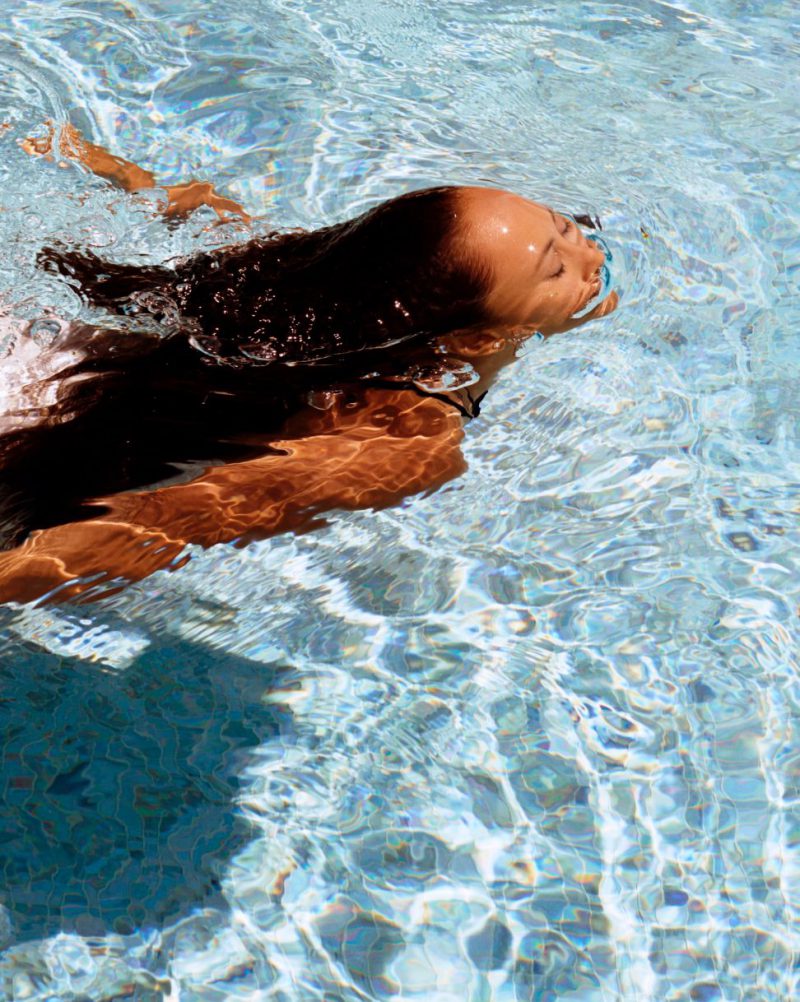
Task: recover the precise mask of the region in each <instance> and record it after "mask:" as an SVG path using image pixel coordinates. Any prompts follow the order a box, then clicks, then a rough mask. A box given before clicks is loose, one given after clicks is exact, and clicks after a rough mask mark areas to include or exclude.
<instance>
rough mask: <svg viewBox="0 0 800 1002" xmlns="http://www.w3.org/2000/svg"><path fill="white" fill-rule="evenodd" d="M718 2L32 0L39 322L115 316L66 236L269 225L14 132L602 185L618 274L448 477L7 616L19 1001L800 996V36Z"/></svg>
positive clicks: (15, 189)
mask: <svg viewBox="0 0 800 1002" xmlns="http://www.w3.org/2000/svg"><path fill="white" fill-rule="evenodd" d="M695 6H696V7H702V9H698V10H695V9H694V8H693V7H692V6H687V5H681V4H674V3H666V2H657V3H644V2H642V3H635V4H625V5H620V4H613V3H601V2H591V0H584V2H578V0H568V2H564V3H560V4H558V5H539V4H531V3H520V2H517V0H493V2H492V3H473V2H470V0H442V2H437V3H433V4H432V3H430V2H427V0H403V2H402V3H400V2H395V0H381V2H372V3H369V4H366V5H365V4H363V3H361V2H355V0H337V2H336V3H334V2H333V0H260V2H255V3H250V4H248V5H246V8H242V7H241V6H239V5H236V4H233V3H232V2H228V0H220V2H219V3H217V4H215V5H213V7H212V6H210V5H208V4H206V3H205V2H200V0H181V3H174V2H167V0H152V2H149V3H144V2H141V3H140V2H137V3H127V2H120V3H113V4H109V3H100V2H89V3H86V2H82V3H77V2H70V0H58V2H56V0H37V2H33V0H26V2H21V3H18V4H14V5H13V10H12V9H11V7H10V6H9V5H7V8H6V11H5V13H4V14H3V15H2V19H0V54H1V55H2V60H3V65H4V67H5V72H4V74H3V76H2V79H0V105H2V113H1V114H0V118H2V119H3V120H5V121H8V122H9V123H10V125H11V128H10V129H9V130H7V131H6V132H5V133H4V134H3V135H2V137H0V179H1V180H2V195H0V209H2V210H3V211H1V212H0V242H1V243H2V246H3V247H4V249H5V255H4V260H3V262H2V263H1V264H0V278H1V279H2V286H1V288H2V296H3V301H4V304H5V309H6V310H7V312H8V313H9V314H10V315H13V316H17V317H23V318H31V317H36V316H40V315H41V311H42V310H43V309H44V308H45V307H52V308H53V309H54V310H56V311H57V312H58V314H59V315H60V316H62V317H66V318H70V317H75V316H83V315H85V313H84V311H85V307H84V306H83V304H82V303H81V302H80V301H79V300H78V299H77V297H75V296H74V295H73V294H72V293H71V292H70V291H69V290H68V289H67V288H66V287H65V286H64V285H63V284H60V283H58V282H57V281H56V280H55V279H54V278H53V277H52V276H50V275H46V274H43V273H41V272H38V271H37V270H36V268H35V256H36V253H37V251H38V250H39V248H40V247H41V246H43V245H45V244H48V243H52V242H54V241H62V242H77V243H79V244H81V245H91V246H93V247H95V248H98V249H102V252H103V253H106V254H109V255H112V256H115V257H119V258H120V259H126V260H130V259H138V260H161V259H163V258H165V257H169V256H171V255H175V254H178V253H184V252H186V251H188V250H189V249H190V248H192V247H196V246H198V245H201V244H206V245H208V244H210V243H214V242H222V241H224V240H225V239H229V238H230V235H228V236H226V234H225V233H224V232H222V231H221V230H219V229H208V228H207V227H208V225H209V223H210V222H211V219H210V218H209V217H204V216H202V215H200V216H198V217H196V218H195V219H194V220H193V221H192V222H191V223H189V224H187V225H186V226H185V227H182V228H181V227H178V228H174V229H170V228H168V227H166V226H164V225H163V223H162V222H160V221H158V220H154V219H153V214H152V211H151V209H152V206H151V205H150V204H149V202H148V198H149V197H150V196H147V197H145V196H141V197H137V198H134V199H130V198H129V199H126V198H123V197H121V196H120V195H119V194H117V193H114V192H111V191H109V190H108V188H107V187H106V186H105V185H104V184H103V183H102V182H100V181H98V180H96V179H93V178H91V177H88V176H87V175H85V174H83V173H82V172H81V171H80V170H79V169H78V168H76V167H74V166H70V167H60V166H58V165H57V164H54V163H45V162H44V161H33V160H31V159H30V158H28V157H27V156H26V155H25V154H24V153H23V152H22V151H21V150H20V149H19V148H18V146H17V145H16V143H15V140H16V139H19V138H21V137H23V136H25V135H29V134H31V133H33V132H36V131H37V130H40V127H41V123H42V122H43V121H44V120H45V119H47V118H55V119H56V120H59V121H63V120H64V119H65V118H66V117H69V118H70V119H71V120H72V121H73V122H74V123H75V124H77V125H79V126H82V127H83V129H84V131H85V132H87V134H89V135H91V136H92V137H93V138H94V139H96V140H97V141H102V142H105V143H107V144H108V145H110V146H111V148H112V149H113V150H114V151H115V152H119V153H121V154H124V155H126V156H129V157H130V158H131V159H134V160H136V161H138V162H141V163H144V164H147V165H148V166H150V167H152V168H153V169H154V170H155V171H156V173H157V174H158V176H159V177H160V178H162V179H163V180H164V181H165V182H172V181H178V180H181V179H185V178H186V177H187V176H190V175H193V174H194V175H198V176H204V177H211V178H213V179H214V180H215V181H216V182H218V187H220V188H221V189H225V190H226V192H227V193H229V194H231V195H232V196H234V197H237V198H239V199H242V200H243V201H244V202H245V204H246V206H247V208H248V209H249V210H250V211H251V212H254V213H265V214H267V216H268V218H269V221H270V224H272V225H287V226H289V225H317V224H319V223H321V222H322V221H323V220H326V221H327V220H330V219H333V218H341V217H344V216H345V215H347V214H348V213H351V212H355V211H358V210H359V209H361V208H363V207H365V206H367V205H368V204H372V203H373V202H374V201H375V200H378V199H380V198H383V197H388V196H391V195H394V194H397V193H398V192H399V191H402V190H406V189H407V188H408V187H410V186H412V185H414V186H417V185H424V184H427V183H439V182H443V181H444V182H469V183H480V182H481V181H482V180H486V181H489V182H491V183H496V184H500V185H504V186H508V187H511V188H514V189H515V190H517V191H520V192H521V193H523V194H527V195H531V196H534V197H538V198H540V199H542V200H544V201H549V202H552V203H553V204H554V205H555V206H557V207H558V208H560V209H563V210H564V211H570V212H574V213H580V212H586V211H591V212H592V213H595V212H596V213H598V214H599V215H600V217H601V219H602V221H603V226H604V231H603V234H604V239H605V240H607V242H608V244H609V247H610V248H611V249H612V252H613V254H614V282H615V287H616V288H618V289H619V290H620V291H621V293H622V297H623V298H622V304H621V307H620V309H619V310H618V312H617V313H616V314H614V315H613V316H612V317H611V318H609V319H607V320H604V321H603V322H602V323H598V324H596V325H593V326H590V327H588V328H586V329H585V330H581V331H579V332H576V333H574V334H571V335H567V336H562V337H556V338H553V339H550V340H548V341H546V342H529V344H528V345H527V346H526V348H525V349H524V351H523V353H522V357H521V358H520V360H519V361H518V362H517V364H516V365H515V366H513V367H512V368H510V369H508V370H506V372H505V373H504V374H503V377H502V379H501V381H500V383H499V384H498V385H497V386H496V387H495V388H493V390H492V391H491V393H490V395H489V397H488V398H487V399H486V401H485V402H484V404H483V410H482V415H481V417H480V418H479V419H477V420H475V421H473V422H471V423H470V424H469V425H468V427H467V430H466V433H467V440H466V444H465V455H466V458H467V461H468V464H469V469H468V471H467V473H466V474H464V476H462V477H461V478H460V479H459V480H458V481H456V482H453V483H451V484H450V485H448V486H447V487H445V488H444V489H442V490H440V491H439V492H438V493H436V494H434V495H431V496H428V497H420V498H415V499H411V500H409V501H408V502H406V503H405V504H404V505H402V506H401V507H400V508H398V509H396V510H390V511H385V512H380V513H374V512H362V513H354V514H348V515H341V516H334V517H332V518H331V521H330V524H329V525H328V526H327V527H326V528H324V529H322V530H320V531H318V532H317V533H315V534H311V535H307V536H302V537H298V538H294V537H281V538H277V539H274V540H270V541H267V542H261V543H254V544H251V545H249V546H247V547H244V548H240V549H237V548H231V547H219V548H216V549H214V550H210V551H206V552H201V551H197V552H193V553H192V559H191V561H190V562H189V563H188V564H187V565H186V566H185V567H183V568H182V569H181V570H179V571H176V572H174V573H167V572H163V573H159V574H156V575H154V576H153V577H151V578H150V579H148V580H146V581H144V582H141V583H139V584H138V585H135V586H133V587H130V588H128V589H127V590H125V591H124V592H122V593H120V594H118V595H116V596H113V597H109V598H106V599H105V600H103V601H102V602H100V603H99V604H96V605H93V606H83V607H78V606H76V607H70V606H62V607H59V608H38V609H37V608H19V607H14V606H9V607H6V608H5V609H4V610H2V622H1V623H0V629H1V630H2V633H1V637H2V640H1V641H0V642H1V643H2V655H1V656H0V673H2V678H3V688H2V694H3V700H2V701H1V702H0V714H2V723H1V729H2V733H3V751H4V758H3V762H4V791H5V793H4V800H3V807H2V809H0V831H1V832H2V837H1V838H0V844H1V845H2V850H1V854H0V860H2V873H3V880H2V889H0V902H1V903H2V908H0V940H2V942H3V943H4V945H5V951H4V953H3V957H2V961H0V978H2V979H3V985H4V987H3V989H2V991H3V992H4V995H5V997H8V998H10V999H23V998H24V999H41V1000H45V999H53V998H58V999H65V1000H67V999H74V1000H78V999H86V998H91V999H93V1000H101V999H113V998H120V997H126V998H135V999H140V1000H148V1002H150V1000H156V999H162V1000H167V999H170V1000H172V999H181V1000H182V1002H184V1000H195V999H197V1000H200V999H202V1000H211V999H223V998H224V999H239V998H241V999H245V998H246V999H249V1000H254V999H265V1000H266V999H275V1000H277V999H298V1000H304V1002H305V1000H308V999H319V1000H323V999H324V1000H333V999H337V1000H339V999H341V1000H356V999H360V1000H364V999H383V998H391V997H394V998H402V999H420V1000H425V1002H456V1000H458V1002H461V1000H463V999H474V1000H476V1002H477V1000H488V999H493V1000H498V1002H512V1000H522V999H525V1000H533V999H535V1000H537V1002H548V1000H552V1002H555V1000H575V1002H577V1000H580V1002H610V1000H619V1002H670V1000H678V999H692V1000H701V1002H710V1000H714V999H724V1000H726V1002H733V1000H741V1002H745V1000H748V1002H750V1000H755V999H757V1000H758V1002H785V1000H786V999H791V998H795V997H797V996H798V995H799V994H800V986H798V973H797V956H798V950H800V925H799V924H798V901H800V858H798V838H797V825H798V794H799V793H800V787H798V764H797V752H796V749H797V747H798V740H799V739H800V733H799V732H800V684H799V682H800V674H799V672H798V661H797V653H796V652H797V642H798V628H797V617H798V580H799V578H798V566H797V563H798V561H797V542H798V527H797V526H798V521H797V515H798V510H797V486H798V483H800V454H799V452H798V413H799V411H798V403H797V400H798V395H797V393H796V384H797V379H798V370H799V369H800V351H799V350H798V347H797V344H796V332H797V330H798V329H799V322H800V305H798V304H800V296H799V295H798V292H800V290H799V289H798V271H797V260H798V251H800V216H798V209H797V205H798V203H799V201H800V200H798V188H799V187H800V186H799V185H798V170H800V145H799V144H798V134H797V129H796V108H797V103H798V98H800V94H798V84H797V81H798V79H800V72H798V71H799V70H800V41H799V40H798V37H797V28H796V24H795V20H796V18H794V17H793V13H794V10H793V6H792V4H791V3H790V2H788V0H787V2H779V3H772V4H768V5H764V4H749V3H744V2H743V3H736V4H731V3H728V2H724V3H723V2H722V0H711V2H708V3H704V4H702V5H699V4H696V5H695ZM152 197H157V196H155V195H154V196H152ZM6 331H7V333H8V335H9V336H8V337H7V338H6V340H7V341H8V344H4V346H3V351H4V353H6V354H10V357H11V358H14V357H16V358H19V357H21V356H20V351H21V350H22V349H20V346H19V344H18V343H16V340H15V339H18V337H19V332H18V329H17V328H16V327H15V326H14V325H13V324H10V325H9V326H8V327H7V328H6ZM42 336H46V331H44V333H43V334H42Z"/></svg>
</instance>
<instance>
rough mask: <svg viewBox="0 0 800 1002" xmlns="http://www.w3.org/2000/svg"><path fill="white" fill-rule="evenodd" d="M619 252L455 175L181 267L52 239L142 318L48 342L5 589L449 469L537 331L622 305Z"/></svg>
mask: <svg viewBox="0 0 800 1002" xmlns="http://www.w3.org/2000/svg"><path fill="white" fill-rule="evenodd" d="M53 141H54V140H53V139H52V138H51V139H50V140H48V141H38V145H37V144H35V143H34V142H33V141H30V142H31V146H30V147H29V151H30V152H37V153H46V152H48V149H49V146H50V145H52V142H53ZM48 144H49V145H48ZM60 152H61V154H62V155H66V156H68V157H70V158H72V159H76V160H78V161H80V162H81V163H83V164H85V165H86V166H87V167H89V168H90V169H92V170H94V171H95V172H96V173H99V174H101V175H102V176H104V177H107V178H108V179H110V180H112V181H114V182H116V183H117V184H119V185H120V186H122V187H123V188H125V189H126V190H130V191H135V190H139V189H141V188H145V187H152V186H153V185H154V183H155V182H154V178H153V176H152V175H151V174H149V173H148V172H145V171H142V170H141V169H140V168H137V167H136V166H135V165H132V164H130V163H128V162H127V161H123V160H121V159H119V158H116V157H113V156H111V155H110V154H108V153H106V151H104V150H102V149H101V148H100V147H97V146H94V145H93V144H90V143H86V142H85V141H84V140H83V139H82V138H81V137H80V136H79V135H78V134H77V133H76V132H75V131H74V130H72V129H67V130H66V133H65V135H63V136H62V139H61V148H60ZM166 191H167V204H166V212H167V214H169V215H179V214H185V213H187V212H189V211H191V210H192V209H194V208H196V207H198V206H199V205H209V206H211V207H212V208H214V209H215V210H216V211H217V212H218V213H219V214H220V215H229V214H235V215H238V216H240V217H241V218H243V219H246V218H247V217H246V214H245V213H244V210H242V209H241V207H240V206H238V205H236V203H234V202H232V201H231V200H229V199H225V198H223V197H222V196H219V195H218V194H217V193H216V192H215V191H214V189H213V188H212V187H211V186H210V185H207V184H200V183H198V182H190V183H189V184H188V185H183V186H177V187H175V188H171V189H166ZM603 261H604V255H603V252H602V251H601V250H600V249H599V248H598V247H597V245H596V243H595V242H594V241H592V240H587V238H586V237H585V236H584V235H583V233H582V232H581V230H580V228H579V227H578V226H577V225H576V223H575V222H574V221H573V220H571V219H568V218H567V217H564V216H561V215H558V214H557V213H554V212H553V211H552V210H550V209H548V208H546V207H544V206H541V205H538V204H536V203H534V202H530V201H528V200H526V199H523V198H521V197H519V196H516V195H513V194H510V193H508V192H503V191H498V190H495V189H489V188H454V187H442V188H434V189H426V190H424V191H421V192H412V193H410V194H407V195H402V196H400V197H399V198H396V199H393V200H391V201H389V202H386V203H383V204H382V205H380V206H378V207H377V208H375V209H372V210H370V211H369V212H367V213H365V214H363V215H362V216H359V217H358V218H357V219H355V220H351V221H348V222H344V223H339V224H336V225H334V226H330V227H326V228H324V229H322V230H317V231H314V232H311V233H289V234H278V235H270V236H268V237H255V238H253V239H251V240H249V241H247V242H246V243H244V244H241V245H238V246H233V247H227V248H223V249H221V250H218V251H213V252H210V253H201V254H198V255H195V256H193V257H190V258H188V259H184V260H181V261H178V262H177V263H176V264H175V265H174V266H173V267H166V266H164V267H144V268H142V267H135V266H127V265H116V264H109V263H107V262H103V261H101V260H100V259H98V258H96V257H94V256H93V255H91V254H86V253H81V252H76V251H67V250H62V249H51V250H48V251H45V252H43V255H42V263H43V265H44V266H45V267H49V268H53V269H57V270H58V271H60V272H62V273H64V274H65V275H67V276H68V277H70V279H71V280H72V281H74V282H75V283H76V284H77V286H78V287H79V288H80V289H81V290H82V292H83V294H84V295H85V296H86V298H87V299H88V300H90V301H91V302H93V303H95V304H97V305H99V306H102V307H105V308H106V309H107V310H110V311H111V312H112V313H114V314H119V315H122V316H125V317H128V318H131V317H132V318H133V320H134V324H135V323H137V322H139V321H141V323H142V330H143V333H142V334H141V335H138V334H136V332H135V329H134V330H133V331H132V330H130V329H123V330H119V329H115V327H114V323H113V321H109V322H108V323H107V324H106V325H104V326H98V327H92V328H89V327H85V326H75V327H73V328H72V329H71V330H69V331H66V332H64V334H63V335H62V337H60V338H59V339H57V340H56V342H55V343H54V344H53V345H52V347H51V348H50V349H48V350H47V351H45V352H43V353H41V357H40V358H37V365H38V372H39V373H40V374H41V376H40V378H39V379H38V380H37V379H36V378H33V377H32V378H31V381H30V383H29V385H27V386H26V391H27V394H28V397H27V400H28V401H29V403H26V399H25V394H24V393H23V394H22V397H21V401H22V402H21V403H19V402H18V404H17V406H16V410H15V414H14V415H13V418H11V419H10V418H9V415H8V414H6V415H4V416H3V422H4V423H0V435H2V438H0V461H2V462H3V463H4V466H5V469H4V481H5V503H4V507H5V510H6V517H5V519H4V521H5V523H6V526H7V530H6V543H5V545H6V552H5V553H2V554H0V599H3V600H9V599H17V600H23V601H24V600H30V599H34V598H38V597H41V596H43V595H50V596H54V595H56V596H57V597H58V598H66V597H72V596H75V595H79V594H83V593H86V594H85V596H84V597H95V596H96V595H97V593H98V590H101V591H102V592H103V593H107V592H108V589H109V586H110V584H111V583H112V582H115V583H117V584H119V583H124V582H126V581H131V580H136V579H139V578H142V577H144V576H145V575H147V574H149V573H151V572H152V571H154V570H156V569H158V568H159V567H165V566H174V564H175V561H177V560H179V559H181V556H182V555H183V551H184V550H185V548H186V545H187V544H188V543H196V544H199V545H202V546H209V545H212V544H213V543H216V542H223V541H230V540H237V541H239V540H243V539H250V538H255V537H264V536H268V535H271V534H274V533H276V532H280V531H285V530H287V529H300V528H305V527H308V526H309V525H310V524H313V523H314V522H315V521H316V520H318V518H319V516H320V514H321V513H323V512H325V511H328V510H331V509H333V508H346V509H355V508H363V507H384V506H386V505H389V504H393V503H396V502H397V501H398V500H400V499H402V498H403V497H406V496H408V495H410V494H413V493H415V492H418V491H421V490H425V489H432V488H434V487H436V486H439V485H440V484H442V483H444V482H446V481H447V480H449V479H451V478H452V477H454V476H456V475H458V474H459V473H460V472H461V471H462V470H463V467H464V464H463V459H462V457H461V453H460V441H461V438H462V434H463V433H462V424H463V417H464V416H465V415H467V416H468V415H471V414H473V413H474V411H475V402H476V401H479V400H480V399H481V398H482V396H483V395H484V394H485V392H486V389H487V388H488V386H489V385H490V383H491V381H492V380H493V378H494V376H495V375H496V373H497V371H498V370H499V369H500V368H501V367H502V366H503V365H504V364H507V362H509V361H510V360H512V359H513V356H514V353H515V349H516V347H517V346H518V344H519V342H520V341H521V340H522V339H523V338H524V337H525V336H527V335H528V334H530V333H532V332H533V331H534V330H538V331H540V332H541V333H543V334H545V335H549V334H553V333H556V332H560V331H566V330H570V329H573V328H575V327H577V326H579V325H580V324H582V323H586V322H587V321H589V320H592V319H595V318H597V317H600V316H604V315H606V314H607V313H609V312H611V311H612V310H613V309H614V308H615V306H616V297H615V296H614V294H613V293H612V294H611V295H610V296H608V297H606V298H605V299H604V300H602V301H601V302H598V303H597V304H596V305H595V306H594V308H593V309H591V310H590V311H589V312H588V313H585V314H584V315H583V316H581V317H580V318H577V317H576V313H578V312H580V311H581V310H583V309H584V308H585V307H586V306H587V304H588V303H590V301H591V300H592V299H593V298H595V297H596V296H597V294H598V292H599V291H600V288H601V276H600V269H601V267H602V265H603ZM130 324H131V321H130V319H129V320H127V321H126V325H127V327H130ZM154 332H155V333H154ZM34 369H36V367H34ZM465 372H466V373H469V375H468V376H467V377H466V378H464V375H463V374H464V373H465ZM459 381H461V382H464V383H468V384H469V385H462V386H458V383H459ZM54 387H55V389H54ZM43 401H44V404H43ZM26 407H27V410H28V414H29V417H30V415H34V416H33V417H32V418H30V419H29V420H26ZM135 488H139V490H134V489H135ZM141 488H148V490H146V491H142V490H141ZM0 504H2V501H0ZM54 589H55V592H54Z"/></svg>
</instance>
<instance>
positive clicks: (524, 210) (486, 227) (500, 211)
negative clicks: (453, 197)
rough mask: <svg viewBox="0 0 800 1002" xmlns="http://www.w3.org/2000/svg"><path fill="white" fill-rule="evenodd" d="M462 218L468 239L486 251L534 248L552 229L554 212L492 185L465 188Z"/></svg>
mask: <svg viewBox="0 0 800 1002" xmlns="http://www.w3.org/2000/svg"><path fill="white" fill-rule="evenodd" d="M460 202H461V206H460V208H461V212H460V214H461V219H462V223H463V225H464V232H465V233H466V234H467V235H468V237H469V240H470V243H473V246H476V249H477V248H480V247H481V246H482V247H483V248H484V249H486V250H487V251H492V250H494V251H499V250H501V249H502V248H507V249H510V248H511V247H512V246H514V245H517V246H518V247H519V249H523V248H524V249H526V250H527V249H529V248H530V250H532V251H535V250H536V249H539V247H540V245H541V244H542V242H543V241H546V240H549V239H550V237H551V236H552V231H553V225H554V223H553V213H552V211H551V210H550V209H549V208H547V206H544V205H540V204H539V203H538V202H531V201H530V200H529V199H527V198H522V196H521V195H515V194H513V193H512V192H510V191H498V190H496V189H494V188H464V189H462V191H461V195H460Z"/></svg>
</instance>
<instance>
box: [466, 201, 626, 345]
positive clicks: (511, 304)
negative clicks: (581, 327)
mask: <svg viewBox="0 0 800 1002" xmlns="http://www.w3.org/2000/svg"><path fill="white" fill-rule="evenodd" d="M459 201H460V206H459V216H460V222H461V224H462V230H461V232H462V234H463V235H464V236H465V238H466V240H467V242H468V247H469V249H470V252H471V253H475V254H477V255H478V257H479V259H480V260H482V261H484V262H485V263H486V264H488V265H489V270H490V274H491V276H492V277H491V279H490V283H489V291H488V293H487V295H486V299H485V301H484V305H485V308H486V311H487V313H488V315H489V318H490V320H491V322H492V323H496V324H508V325H511V326H523V325H524V326H533V327H535V328H536V329H537V330H539V331H541V332H542V333H543V334H554V333H556V332H557V331H561V330H566V329H568V328H570V327H574V326H576V322H575V321H574V320H571V318H572V317H573V316H574V314H575V313H576V312H578V311H579V310H582V309H583V307H584V306H586V304H587V303H588V302H589V301H590V300H591V299H592V298H593V297H594V296H596V295H597V294H598V293H599V291H600V288H601V284H602V282H601V277H600V268H601V266H602V264H603V262H604V254H603V252H602V250H600V248H599V247H598V246H597V245H596V244H595V243H594V241H592V240H587V239H586V237H585V236H584V235H583V233H581V231H580V229H579V228H578V226H577V225H576V224H575V223H574V222H573V221H572V220H571V219H567V218H566V217H565V216H560V215H559V214H558V213H556V212H553V210H552V209H548V208H547V207H546V206H544V205H539V204H538V203H536V202H530V201H528V199H526V198H521V197H520V196H519V195H513V194H511V193H510V192H506V191H497V190H494V189H492V188H463V189H461V191H460V195H459ZM612 308H613V307H612Z"/></svg>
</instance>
